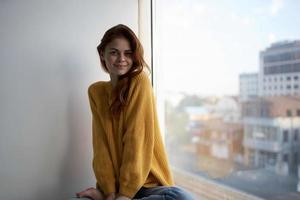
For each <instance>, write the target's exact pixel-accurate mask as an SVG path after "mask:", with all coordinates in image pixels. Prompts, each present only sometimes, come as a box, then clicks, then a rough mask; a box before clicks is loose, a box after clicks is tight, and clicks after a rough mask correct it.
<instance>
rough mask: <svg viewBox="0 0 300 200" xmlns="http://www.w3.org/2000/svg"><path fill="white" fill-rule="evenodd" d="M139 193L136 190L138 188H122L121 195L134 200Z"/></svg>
mask: <svg viewBox="0 0 300 200" xmlns="http://www.w3.org/2000/svg"><path fill="white" fill-rule="evenodd" d="M137 192H138V189H136V188H134V189H133V188H129V187H124V186H120V190H119V195H122V196H126V197H128V198H130V199H132V198H133V197H134V196H135V194H136V193H137Z"/></svg>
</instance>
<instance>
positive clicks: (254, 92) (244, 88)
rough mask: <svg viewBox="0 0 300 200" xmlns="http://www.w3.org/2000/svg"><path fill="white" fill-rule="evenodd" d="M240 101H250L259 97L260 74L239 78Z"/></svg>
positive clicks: (241, 75) (249, 74)
mask: <svg viewBox="0 0 300 200" xmlns="http://www.w3.org/2000/svg"><path fill="white" fill-rule="evenodd" d="M239 92H240V101H248V100H250V99H253V98H257V96H258V73H243V74H240V76H239Z"/></svg>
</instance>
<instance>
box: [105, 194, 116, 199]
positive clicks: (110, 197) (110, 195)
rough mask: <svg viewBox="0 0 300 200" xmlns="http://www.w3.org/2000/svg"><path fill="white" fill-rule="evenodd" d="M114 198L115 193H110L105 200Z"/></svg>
mask: <svg viewBox="0 0 300 200" xmlns="http://www.w3.org/2000/svg"><path fill="white" fill-rule="evenodd" d="M115 199H116V194H115V193H110V194H109V195H108V196H107V197H106V199H105V200H115Z"/></svg>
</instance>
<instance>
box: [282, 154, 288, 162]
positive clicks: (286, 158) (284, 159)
mask: <svg viewBox="0 0 300 200" xmlns="http://www.w3.org/2000/svg"><path fill="white" fill-rule="evenodd" d="M283 162H289V155H288V154H284V155H283Z"/></svg>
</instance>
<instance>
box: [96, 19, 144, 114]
mask: <svg viewBox="0 0 300 200" xmlns="http://www.w3.org/2000/svg"><path fill="white" fill-rule="evenodd" d="M116 38H125V39H127V40H128V42H129V43H130V48H131V51H132V52H133V54H132V61H133V62H132V67H131V68H130V70H129V71H128V72H127V73H126V74H124V75H122V76H119V79H118V82H117V85H116V87H115V88H114V90H113V98H114V99H113V102H112V105H111V106H110V110H111V112H112V113H113V114H114V115H118V114H120V112H121V111H122V110H123V109H124V107H125V106H126V101H127V96H128V92H129V88H130V83H131V79H132V78H133V77H134V76H136V75H138V74H139V73H141V72H142V71H143V69H144V67H147V68H148V69H149V67H148V65H147V63H146V62H145V60H144V50H143V47H142V44H141V43H140V41H139V39H138V38H137V36H136V35H135V33H134V32H133V31H132V30H131V29H130V28H129V27H127V26H125V25H123V24H119V25H116V26H114V27H112V28H110V29H109V30H107V31H106V32H105V33H104V36H103V38H102V39H101V43H100V44H99V45H98V46H97V51H98V53H99V57H100V61H101V66H102V68H103V70H104V71H105V72H107V73H108V72H109V71H108V69H107V67H106V64H105V61H104V60H103V59H102V58H101V56H100V55H101V53H103V52H104V50H105V47H106V46H107V45H108V44H109V43H110V42H112V41H113V40H114V39H116Z"/></svg>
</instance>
